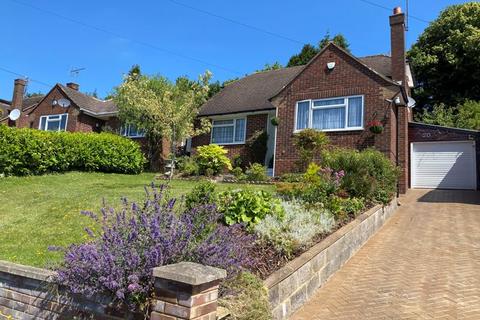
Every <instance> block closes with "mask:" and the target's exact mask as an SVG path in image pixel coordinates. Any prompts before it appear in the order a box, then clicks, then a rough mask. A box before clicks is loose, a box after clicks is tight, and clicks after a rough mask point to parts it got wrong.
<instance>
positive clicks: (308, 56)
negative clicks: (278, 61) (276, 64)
mask: <svg viewBox="0 0 480 320" xmlns="http://www.w3.org/2000/svg"><path fill="white" fill-rule="evenodd" d="M318 51H319V50H318V48H316V47H314V46H312V45H311V44H306V45H304V46H303V48H302V51H300V53H298V54H295V55H293V56H291V57H290V60H288V63H287V67H294V66H301V65H304V64H307V63H308V62H309V61H310V60H312V58H313V57H314V56H315V55H316V54H317V53H318Z"/></svg>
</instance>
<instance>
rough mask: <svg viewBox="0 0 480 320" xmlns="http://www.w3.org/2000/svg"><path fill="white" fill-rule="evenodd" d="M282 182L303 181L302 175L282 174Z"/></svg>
mask: <svg viewBox="0 0 480 320" xmlns="http://www.w3.org/2000/svg"><path fill="white" fill-rule="evenodd" d="M280 181H282V182H301V181H303V174H301V173H284V174H282V175H281V176H280Z"/></svg>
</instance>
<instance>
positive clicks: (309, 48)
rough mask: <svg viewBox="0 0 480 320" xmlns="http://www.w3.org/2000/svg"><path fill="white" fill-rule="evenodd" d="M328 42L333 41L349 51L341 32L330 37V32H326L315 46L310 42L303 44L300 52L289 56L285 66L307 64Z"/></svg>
mask: <svg viewBox="0 0 480 320" xmlns="http://www.w3.org/2000/svg"><path fill="white" fill-rule="evenodd" d="M330 42H333V43H335V44H336V45H337V46H339V47H341V48H343V49H345V50H347V51H349V52H350V50H349V44H348V41H347V39H346V38H345V37H344V36H343V35H342V34H340V33H339V34H337V35H335V36H334V37H333V38H332V37H331V36H330V33H329V32H327V33H326V34H325V36H324V37H323V38H322V39H321V40H320V42H319V43H318V46H317V47H315V46H314V45H311V44H306V45H304V46H303V48H302V50H301V51H300V53H298V54H295V55H293V56H292V57H290V60H289V61H288V64H287V67H294V66H301V65H305V64H307V63H308V62H309V61H310V60H312V58H313V57H314V56H315V55H316V54H317V53H319V52H320V50H322V49H323V48H324V47H326V46H327V45H328V44H329V43H330Z"/></svg>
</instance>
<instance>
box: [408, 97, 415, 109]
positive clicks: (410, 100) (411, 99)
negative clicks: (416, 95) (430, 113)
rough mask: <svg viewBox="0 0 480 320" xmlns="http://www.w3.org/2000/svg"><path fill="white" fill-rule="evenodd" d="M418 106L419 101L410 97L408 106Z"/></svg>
mask: <svg viewBox="0 0 480 320" xmlns="http://www.w3.org/2000/svg"><path fill="white" fill-rule="evenodd" d="M416 104H417V101H415V99H413V98H412V97H408V103H407V106H408V107H409V108H413V107H415V105H416Z"/></svg>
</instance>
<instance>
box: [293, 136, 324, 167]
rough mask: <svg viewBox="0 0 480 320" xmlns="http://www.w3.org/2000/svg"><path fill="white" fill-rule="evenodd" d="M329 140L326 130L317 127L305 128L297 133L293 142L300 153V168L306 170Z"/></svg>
mask: <svg viewBox="0 0 480 320" xmlns="http://www.w3.org/2000/svg"><path fill="white" fill-rule="evenodd" d="M328 142H329V140H328V137H327V135H326V134H325V132H322V131H317V130H315V129H305V130H302V131H300V132H299V133H296V134H295V135H294V137H293V143H294V145H295V146H296V147H297V149H298V151H299V154H300V160H299V161H298V165H299V169H300V170H301V171H304V170H305V169H306V167H307V165H308V164H309V163H310V162H312V161H313V160H314V159H315V158H317V157H319V156H320V153H321V152H322V151H323V149H324V148H325V146H326V145H327V144H328Z"/></svg>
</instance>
